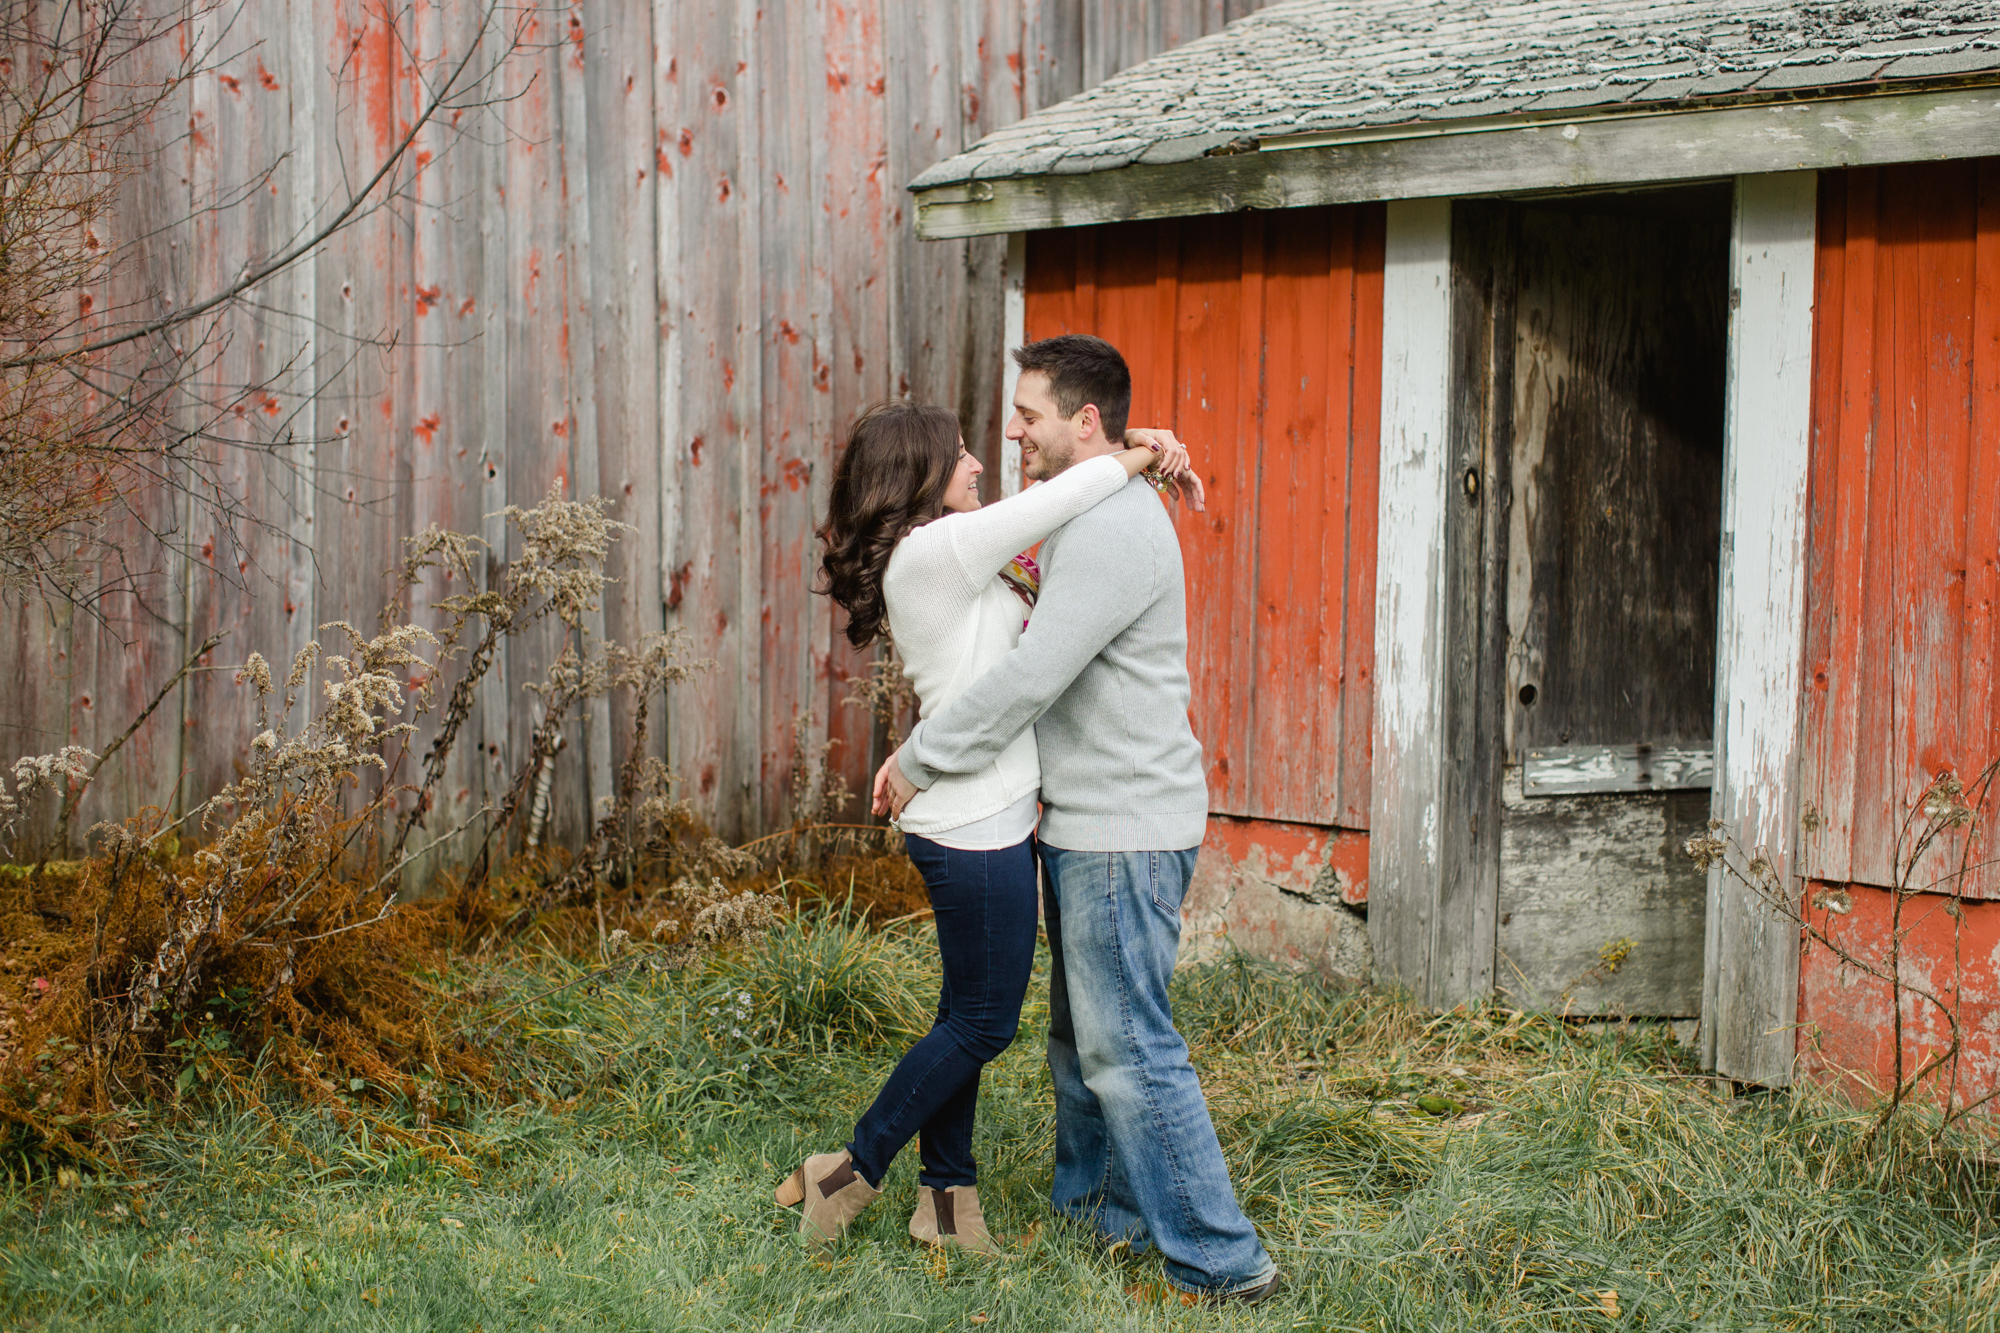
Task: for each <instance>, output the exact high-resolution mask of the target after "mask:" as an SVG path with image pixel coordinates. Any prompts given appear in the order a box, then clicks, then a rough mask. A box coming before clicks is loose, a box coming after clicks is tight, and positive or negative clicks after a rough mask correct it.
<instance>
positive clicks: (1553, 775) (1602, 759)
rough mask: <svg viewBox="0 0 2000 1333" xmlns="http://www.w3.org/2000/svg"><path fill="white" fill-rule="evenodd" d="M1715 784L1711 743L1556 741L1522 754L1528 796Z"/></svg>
mask: <svg viewBox="0 0 2000 1333" xmlns="http://www.w3.org/2000/svg"><path fill="white" fill-rule="evenodd" d="M1714 785H1715V750H1714V748H1713V747H1711V746H1701V747H1678V748H1677V747H1674V746H1667V745H1661V746H1653V745H1557V746H1550V747H1548V748H1546V749H1539V750H1528V751H1525V752H1524V753H1523V754H1522V756H1521V789H1522V791H1523V792H1524V793H1525V794H1526V795H1528V796H1582V795H1585V794H1587V793H1591V792H1646V791H1692V790H1695V789H1697V788H1699V789H1700V790H1702V791H1707V790H1708V789H1709V788H1710V787H1712V786H1714Z"/></svg>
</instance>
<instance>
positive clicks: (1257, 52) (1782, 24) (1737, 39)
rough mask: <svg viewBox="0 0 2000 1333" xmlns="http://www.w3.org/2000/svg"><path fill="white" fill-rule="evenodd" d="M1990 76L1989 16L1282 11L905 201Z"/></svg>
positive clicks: (1953, 7) (1061, 113)
mask: <svg viewBox="0 0 2000 1333" xmlns="http://www.w3.org/2000/svg"><path fill="white" fill-rule="evenodd" d="M1995 74H2000V3H1996V2H1995V0H1956V2H1954V3H1942V2H1939V0H1930V2H1929V3H1924V2H1923V0H1919V2H1918V3H1899V4H1887V3H1880V2H1879V0H1848V2H1847V3H1798V4H1773V3H1768V0H1606V2H1602V3H1596V4H1577V3H1573V2H1571V0H1548V2H1547V3H1530V4H1518V5H1493V4H1471V3H1466V2H1465V0H1438V2H1433V3H1426V2H1425V0H1280V3H1277V4H1273V5H1271V6H1270V7H1269V8H1266V9H1263V10H1261V11H1259V12H1258V13H1256V14H1253V15H1251V16H1250V17H1248V18H1244V19H1239V20H1238V21H1236V22H1235V23H1232V24H1230V25H1229V26H1228V27H1227V28H1224V29H1223V30H1222V31H1220V32H1217V33H1214V34H1212V35H1210V36H1208V37H1203V38H1200V39H1198V40H1196V41H1192V42H1189V43H1187V44H1186V45H1184V46H1180V47H1176V48H1175V49H1173V50H1171V51H1167V52H1164V53H1162V54H1160V55H1158V56H1155V57H1153V58H1152V59H1150V60H1147V61H1144V62H1142V63H1140V64H1138V65H1135V66H1133V67H1132V68H1130V69H1128V70H1125V71H1123V72H1122V73H1119V74H1116V75H1113V76H1112V77H1111V78H1109V79H1107V80H1105V81H1104V82H1103V83H1102V84H1100V85H1098V86H1097V87H1095V88H1093V89H1091V90H1090V91H1088V92H1086V93H1083V94H1082V95H1080V96H1077V97H1072V98H1070V99H1069V100H1068V101H1066V102H1062V103H1059V104H1058V105H1056V106H1053V107H1049V108H1048V109H1046V110H1044V111H1040V112H1037V113H1036V114H1034V115H1031V116H1029V117H1027V118H1026V119H1024V120H1022V121H1019V122H1017V123H1016V124H1014V125H1011V126H1008V127H1007V128H1006V129H1003V130H998V131H995V132H994V133H992V134H989V135H987V136H986V137H985V138H983V139H981V140H980V141H979V142H978V143H976V144H974V145H973V146H972V147H971V148H969V149H967V150H966V151H965V152H963V153H960V154H958V155H957V156H956V157H952V158H948V159H946V160H945V161H943V162H940V163H938V164H937V165H936V166H933V167H932V168H930V169H929V170H928V171H926V172H924V173H923V174H922V175H921V176H918V177H917V178H916V180H914V181H913V182H911V184H910V188H911V189H913V190H925V189H930V188H933V187H936V186H941V185H951V184H955V183H960V182H965V181H971V180H997V179H1002V178H1007V177H1020V176H1042V175H1068V174H1076V173H1086V172H1096V171H1107V170H1112V169H1115V168H1118V167H1125V166H1130V165H1133V164H1135V163H1140V164H1165V163H1173V162H1185V161H1189V160H1191V159H1194V158H1198V157H1202V156H1204V155H1208V154H1212V153H1215V152H1218V151H1223V152H1227V151H1230V150H1232V149H1233V148H1239V147H1241V148H1247V147H1250V146H1252V144H1253V142H1254V141H1258V140H1267V139H1271V138H1274V137H1277V136H1293V135H1301V134H1315V133H1338V132H1355V131H1362V130H1366V129H1369V128H1372V127H1392V126H1397V125H1409V124H1412V123H1418V122H1437V121H1444V122H1448V121H1454V120H1467V121H1470V120H1475V119H1485V118H1492V117H1504V118H1510V119H1511V118H1519V119H1520V120H1523V121H1532V120H1536V119H1540V118H1542V117H1544V116H1554V117H1561V116H1575V115H1578V114H1592V113H1597V112H1602V111H1613V110H1616V109H1618V108H1621V107H1626V108H1630V109H1635V110H1636V109H1639V108H1641V107H1646V108H1657V109H1667V108H1670V107H1677V106H1682V105H1685V106H1689V107H1693V106H1704V107H1706V106H1717V105H1730V104H1740V103H1745V102H1757V101H1769V100H1773V99H1779V98H1797V97H1802V96H1814V95H1819V94H1822V93H1838V94H1839V95H1842V96H1851V95H1853V94H1855V93H1865V92H1868V91H1871V90H1874V89H1877V88H1882V87H1884V86H1885V85H1894V84H1899V83H1904V84H1910V85H1913V86H1914V85H1924V84H1928V85H1936V84H1939V83H1947V82H1950V81H1954V80H1978V79H1981V78H1982V76H1989V75H1995ZM1439 128H1445V127H1444V126H1439Z"/></svg>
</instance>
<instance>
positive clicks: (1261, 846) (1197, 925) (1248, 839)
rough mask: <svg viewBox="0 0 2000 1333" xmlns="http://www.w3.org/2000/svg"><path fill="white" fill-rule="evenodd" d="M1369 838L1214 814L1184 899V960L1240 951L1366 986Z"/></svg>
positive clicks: (1369, 973)
mask: <svg viewBox="0 0 2000 1333" xmlns="http://www.w3.org/2000/svg"><path fill="white" fill-rule="evenodd" d="M1367 903H1368V835H1367V834H1366V833H1361V832H1356V831H1354V830H1349V829H1334V828H1325V827H1321V826H1318V825H1313V824H1288V823H1282V822H1279V821H1276V820H1264V819H1232V818H1229V817H1226V816H1222V815H1211V816H1210V817H1209V821H1208V839H1207V841H1205V842H1204V843H1203V844H1202V850H1201V857H1200V859H1199V860H1198V861H1197V862H1196V864H1195V874H1194V882H1193V883H1192V884H1190V885H1189V886H1188V895H1187V900H1186V901H1185V902H1184V903H1182V905H1181V917H1182V921H1183V928H1182V934H1181V961H1182V962H1183V963H1189V962H1207V961H1211V960H1213V959H1215V958H1218V957H1220V956H1222V954H1223V953H1224V952H1225V951H1226V950H1227V949H1229V948H1231V947H1234V948H1237V949H1241V950H1242V951H1243V952H1244V953H1246V954H1249V955H1251V956H1253V957H1256V958H1262V959H1266V960H1268V961H1270V962H1273V963H1276V964H1278V965H1279V966H1281V967H1284V968H1288V969H1290V970H1292V971H1295V972H1301V973H1303V972H1308V971H1310V972H1316V973H1318V974H1319V975H1320V976H1321V977H1322V978H1323V979H1325V980H1326V981H1328V982H1330V983H1332V984H1333V985H1335V986H1342V987H1352V986H1364V985H1367V984H1368V983H1369V982H1370V980H1372V978H1373V974H1374V963H1373V959H1372V957H1371V955H1370V952H1369V948H1368V919H1367Z"/></svg>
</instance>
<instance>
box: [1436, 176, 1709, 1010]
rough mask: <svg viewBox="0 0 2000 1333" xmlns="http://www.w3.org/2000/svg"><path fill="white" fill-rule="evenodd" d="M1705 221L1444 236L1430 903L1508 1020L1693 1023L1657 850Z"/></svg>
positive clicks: (1691, 888) (1695, 447) (1682, 671)
mask: <svg viewBox="0 0 2000 1333" xmlns="http://www.w3.org/2000/svg"><path fill="white" fill-rule="evenodd" d="M1730 206H1731V192H1730V186H1729V185H1727V184H1726V183H1725V184H1717V185H1702V186H1693V187H1683V188H1677V189H1671V190H1658V191H1649V192H1642V193H1618V194H1610V193H1606V194H1593V195H1586V196H1577V197H1569V198H1557V199H1537V200H1516V201H1504V202H1476V203H1474V202H1468V203H1462V204H1460V205H1458V206H1457V207H1456V209H1455V211H1454V215H1453V226H1452V230H1453V268H1454V321H1455V325H1456V327H1455V329H1454V340H1455V344H1456V365H1455V367H1454V402H1453V413H1454V422H1453V430H1454V436H1455V439H1454V448H1455V450H1456V451H1459V452H1460V454H1461V455H1462V468H1463V475H1464V477H1465V479H1466V485H1465V487H1464V489H1465V492H1466V498H1467V501H1468V502H1467V504H1466V505H1465V506H1464V510H1463V512H1462V513H1461V514H1460V515H1459V518H1458V521H1457V522H1456V523H1454V524H1453V527H1452V537H1453V549H1452V550H1451V551H1450V552H1448V561H1449V565H1450V568H1451V570H1452V581H1451V589H1452V594H1453V602H1452V606H1451V612H1450V614H1451V618H1452V621H1453V622H1454V632H1453V634H1452V638H1453V641H1454V642H1455V643H1457V644H1461V645H1465V647H1466V649H1467V651H1465V652H1462V653H1459V654H1457V655H1456V656H1457V657H1458V659H1459V661H1458V664H1457V669H1455V670H1454V671H1453V672H1452V674H1451V676H1450V678H1449V680H1448V684H1447V701H1446V712H1447V727H1448V729H1449V732H1450V735H1451V740H1452V743H1453V746H1454V751H1455V753H1454V755H1453V758H1452V768H1453V781H1454V785H1455V787H1456V788H1457V795H1458V797H1459V798H1460V799H1461V800H1462V802H1463V804H1462V805H1461V806H1460V808H1462V809H1463V810H1464V811H1465V815H1466V820H1465V829H1464V832H1463V834H1462V836H1460V837H1458V838H1455V839H1451V840H1448V843H1447V847H1448V851H1452V852H1455V854H1456V864H1450V865H1448V866H1447V876H1448V879H1451V878H1456V879H1458V881H1459V884H1460V887H1461V888H1462V890H1463V891H1465V892H1468V893H1471V894H1473V895H1475V901H1477V902H1478V903H1479V905H1480V906H1481V907H1482V908H1483V909H1484V910H1483V911H1481V912H1478V913H1475V919H1476V920H1479V919H1484V920H1490V921H1491V947H1492V950H1493V953H1492V955H1491V956H1492V960H1493V962H1492V967H1493V971H1492V978H1493V989H1494V990H1495V991H1496V992H1497V993H1498V994H1499V995H1500V996H1502V997H1503V998H1505V999H1507V1000H1508V1001H1510V1002H1512V1003H1517V1004H1524V1005H1531V1006H1534V1007H1544V1008H1551V1009H1557V1010H1560V1011H1563V1012H1567V1013H1572V1014H1592V1013H1628V1014H1648V1015H1660V1016H1673V1017H1680V1016H1689V1015H1693V1014H1696V1013H1698V1012H1699V1010H1700V1001H1701V969H1702V957H1703V948H1702V945H1703V940H1702V929H1703V914H1704V908H1705V898H1706V886H1705V884H1704V881H1703V878H1702V877H1701V876H1700V875H1699V874H1697V873H1696V872H1695V871H1694V869H1693V866H1692V865H1691V863H1690V862H1689V860H1688V858H1687V857H1686V855H1685V854H1684V853H1683V851H1682V844H1683V843H1684V842H1685V841H1686V839H1687V838H1688V837H1690V836H1692V835H1693V834H1694V833H1696V832H1697V831H1699V830H1700V829H1701V827H1702V825H1703V823H1704V821H1706V820H1707V818H1708V813H1709V791H1708V788H1709V785H1710V774H1711V773H1712V769H1713V762H1712V760H1713V738H1712V730H1713V718H1714V709H1715V698H1714V671H1715V665H1714V664H1715V635H1716V578H1717V567H1718V562H1719V555H1720V540H1721V515H1722V444H1723V384H1724V372H1725V357H1726V352H1727V338H1728V273H1729V231H1730ZM1457 803H1458V802H1457V801H1455V802H1454V804H1457ZM1481 943H1482V942H1477V941H1476V942H1475V945H1476V947H1480V945H1481Z"/></svg>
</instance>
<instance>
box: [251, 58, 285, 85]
mask: <svg viewBox="0 0 2000 1333" xmlns="http://www.w3.org/2000/svg"><path fill="white" fill-rule="evenodd" d="M257 82H258V83H261V84H262V85H264V91H265V92H267V93H275V92H276V91H278V89H279V88H282V87H283V86H284V85H283V84H281V83H279V82H278V80H277V76H275V75H274V74H272V73H271V71H270V70H268V69H265V68H264V62H263V61H261V60H260V61H258V62H257Z"/></svg>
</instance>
